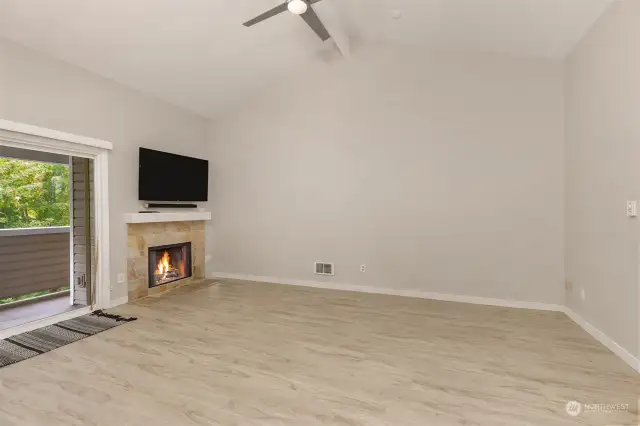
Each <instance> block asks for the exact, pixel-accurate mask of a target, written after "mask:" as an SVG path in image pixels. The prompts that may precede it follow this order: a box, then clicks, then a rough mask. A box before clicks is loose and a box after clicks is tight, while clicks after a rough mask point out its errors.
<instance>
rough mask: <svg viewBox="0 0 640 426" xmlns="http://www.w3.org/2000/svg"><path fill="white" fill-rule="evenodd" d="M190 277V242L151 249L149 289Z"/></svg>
mask: <svg viewBox="0 0 640 426" xmlns="http://www.w3.org/2000/svg"><path fill="white" fill-rule="evenodd" d="M190 276H191V243H190V242H189V243H180V244H169V245H165V246H156V247H149V288H151V287H156V286H159V285H162V284H167V283H170V282H173V281H178V280H181V279H184V278H189V277H190Z"/></svg>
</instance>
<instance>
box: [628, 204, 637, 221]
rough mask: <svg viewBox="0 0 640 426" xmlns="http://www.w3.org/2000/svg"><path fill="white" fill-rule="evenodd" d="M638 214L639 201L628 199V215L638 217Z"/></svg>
mask: <svg viewBox="0 0 640 426" xmlns="http://www.w3.org/2000/svg"><path fill="white" fill-rule="evenodd" d="M637 216H638V202H637V201H629V200H628V201H627V217H637Z"/></svg>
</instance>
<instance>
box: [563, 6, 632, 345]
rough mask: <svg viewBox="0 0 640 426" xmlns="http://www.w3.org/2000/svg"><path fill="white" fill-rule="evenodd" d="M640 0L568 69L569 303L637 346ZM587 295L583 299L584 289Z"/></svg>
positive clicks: (581, 49) (614, 11)
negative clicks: (632, 213) (633, 214)
mask: <svg viewBox="0 0 640 426" xmlns="http://www.w3.org/2000/svg"><path fill="white" fill-rule="evenodd" d="M638 22H640V2H637V1H625V2H616V4H615V5H614V6H613V7H612V8H611V10H610V11H609V12H608V13H607V14H606V15H605V16H604V17H603V18H601V19H600V21H598V23H597V24H596V26H595V27H594V28H593V29H592V31H591V32H590V33H589V34H588V35H587V36H586V38H585V39H584V40H583V41H582V42H581V43H580V44H579V46H577V48H576V50H575V51H574V52H573V54H572V55H571V56H570V58H569V59H568V60H567V67H566V81H567V84H566V105H567V109H566V117H567V139H566V188H567V190H566V192H567V194H566V196H567V198H566V255H565V256H566V276H567V280H568V281H569V282H570V283H572V284H573V291H572V292H570V293H569V294H567V304H568V306H569V307H570V308H571V309H573V310H574V311H576V312H577V313H578V314H580V315H581V316H582V317H584V318H585V319H586V320H587V321H589V322H590V323H591V324H592V325H594V326H595V327H597V328H599V329H600V330H601V331H603V332H604V333H606V334H607V335H608V336H609V337H610V338H612V339H614V340H615V341H616V342H617V343H618V344H619V345H622V346H623V347H624V348H626V349H627V351H629V352H631V353H634V354H636V355H640V351H638V342H637V336H638V243H639V241H640V233H639V231H640V226H639V224H638V220H637V219H628V218H627V217H626V216H625V201H626V200H638V199H640V26H639V25H638ZM581 288H582V289H584V290H585V292H586V300H585V301H582V300H581V298H580V289H581Z"/></svg>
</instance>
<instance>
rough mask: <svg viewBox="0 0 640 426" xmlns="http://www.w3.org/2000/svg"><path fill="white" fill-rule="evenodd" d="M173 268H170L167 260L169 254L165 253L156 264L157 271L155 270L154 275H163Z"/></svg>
mask: <svg viewBox="0 0 640 426" xmlns="http://www.w3.org/2000/svg"><path fill="white" fill-rule="evenodd" d="M172 270H173V266H171V262H170V260H169V252H168V251H165V252H164V254H163V255H162V257H161V258H160V261H159V262H158V269H156V274H158V275H165V274H166V273H167V272H169V271H172Z"/></svg>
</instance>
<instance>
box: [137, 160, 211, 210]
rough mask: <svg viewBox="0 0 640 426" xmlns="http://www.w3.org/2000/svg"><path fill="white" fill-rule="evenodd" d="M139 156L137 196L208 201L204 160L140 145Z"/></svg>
mask: <svg viewBox="0 0 640 426" xmlns="http://www.w3.org/2000/svg"><path fill="white" fill-rule="evenodd" d="M139 159H140V167H139V170H138V199H139V200H142V201H207V193H208V190H209V188H208V187H209V162H208V161H207V160H201V159H199V158H193V157H185V156H184V155H177V154H170V153H168V152H162V151H155V150H153V149H147V148H140V154H139Z"/></svg>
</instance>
